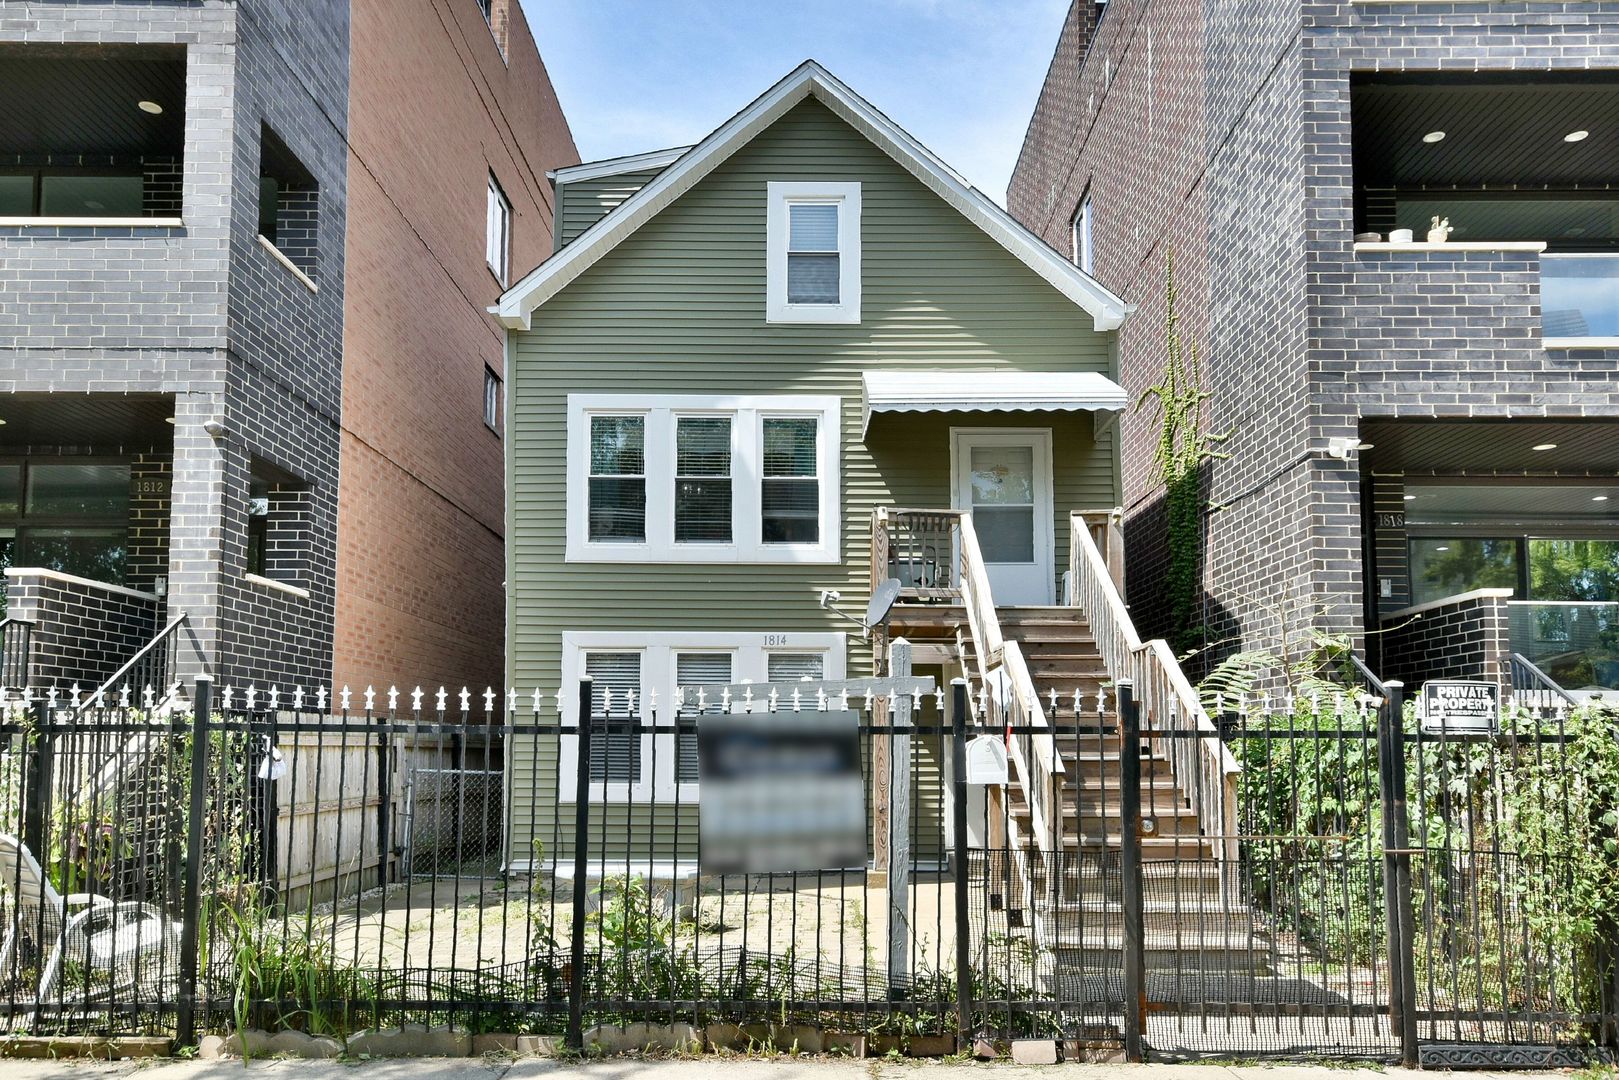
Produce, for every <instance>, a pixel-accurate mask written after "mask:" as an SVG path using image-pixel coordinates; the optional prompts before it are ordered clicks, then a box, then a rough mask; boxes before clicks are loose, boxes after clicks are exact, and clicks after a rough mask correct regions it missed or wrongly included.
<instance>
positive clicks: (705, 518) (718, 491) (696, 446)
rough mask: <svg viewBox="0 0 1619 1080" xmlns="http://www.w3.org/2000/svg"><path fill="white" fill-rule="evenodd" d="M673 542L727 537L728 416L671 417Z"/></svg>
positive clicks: (720, 541)
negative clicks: (673, 491) (673, 453)
mask: <svg viewBox="0 0 1619 1080" xmlns="http://www.w3.org/2000/svg"><path fill="white" fill-rule="evenodd" d="M675 542H676V543H717V544H728V543H730V542H731V418H730V417H728V416H682V417H678V418H677V419H676V420H675Z"/></svg>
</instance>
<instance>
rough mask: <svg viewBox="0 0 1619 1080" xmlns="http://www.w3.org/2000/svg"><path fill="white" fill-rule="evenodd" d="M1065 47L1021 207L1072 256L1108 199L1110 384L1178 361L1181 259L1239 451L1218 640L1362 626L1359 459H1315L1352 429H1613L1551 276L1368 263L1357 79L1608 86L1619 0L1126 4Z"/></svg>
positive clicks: (1403, 256)
mask: <svg viewBox="0 0 1619 1080" xmlns="http://www.w3.org/2000/svg"><path fill="white" fill-rule="evenodd" d="M1089 10H1090V9H1089V5H1087V4H1085V3H1076V4H1075V5H1074V7H1073V9H1072V10H1071V11H1070V14H1069V18H1068V21H1067V24H1066V25H1065V27H1064V29H1063V32H1062V37H1061V39H1060V40H1059V43H1058V46H1057V50H1056V55H1055V56H1054V58H1053V61H1052V65H1051V69H1050V72H1049V73H1048V75H1047V81H1046V85H1045V88H1044V90H1043V92H1042V94H1041V98H1040V100H1039V103H1038V105H1037V106H1036V110H1035V113H1034V116H1033V118H1032V120H1031V122H1030V125H1029V130H1028V134H1027V137H1026V141H1025V144H1024V147H1023V151H1022V155H1021V157H1020V159H1019V163H1018V168H1017V171H1016V173H1015V174H1014V176H1013V180H1012V184H1011V187H1010V190H1009V194H1008V204H1009V208H1010V209H1011V211H1012V213H1013V214H1014V215H1015V216H1017V217H1018V218H1019V219H1020V220H1022V221H1023V222H1024V223H1025V224H1027V225H1029V226H1030V227H1031V228H1033V229H1034V230H1035V231H1037V232H1039V233H1040V234H1041V235H1042V236H1044V237H1045V238H1046V239H1047V241H1048V242H1050V243H1052V244H1053V245H1054V246H1056V247H1058V248H1059V249H1061V250H1068V249H1069V247H1070V240H1069V236H1068V228H1069V221H1070V219H1071V216H1072V214H1073V211H1074V208H1075V207H1076V206H1077V205H1078V202H1079V200H1080V198H1081V197H1082V195H1083V194H1084V193H1085V192H1086V191H1087V190H1089V191H1090V192H1091V194H1092V198H1093V207H1094V221H1093V232H1094V236H1095V243H1096V255H1095V263H1096V269H1097V276H1098V277H1099V278H1100V279H1101V280H1102V281H1103V282H1104V283H1105V284H1107V285H1108V286H1109V287H1111V288H1113V289H1114V290H1115V291H1117V292H1119V293H1121V294H1122V295H1123V296H1124V297H1125V298H1126V299H1128V300H1131V301H1133V302H1135V303H1137V304H1138V305H1139V311H1138V313H1137V315H1136V316H1135V317H1134V318H1133V319H1132V320H1131V321H1130V322H1129V323H1127V324H1126V326H1125V327H1124V328H1123V329H1122V330H1121V332H1120V335H1119V343H1120V344H1119V374H1120V379H1121V381H1122V382H1123V383H1124V384H1125V386H1126V387H1127V388H1128V389H1130V390H1131V391H1132V392H1133V393H1136V394H1139V393H1141V392H1142V390H1143V389H1144V388H1145V387H1147V386H1149V385H1151V384H1152V382H1153V381H1154V380H1155V378H1156V376H1157V374H1158V372H1159V371H1160V370H1161V368H1162V364H1163V347H1162V342H1163V304H1162V291H1163V290H1162V283H1161V278H1162V273H1163V265H1164V259H1165V256H1166V254H1167V253H1168V252H1169V251H1170V250H1171V249H1173V251H1174V253H1175V258H1176V264H1177V278H1178V283H1179V286H1180V313H1181V316H1182V320H1183V321H1182V326H1183V329H1184V330H1185V331H1187V332H1188V333H1190V334H1193V335H1195V336H1196V337H1197V339H1198V340H1199V342H1200V344H1201V346H1202V349H1203V354H1204V361H1205V363H1204V371H1205V375H1206V379H1207V383H1208V386H1209V388H1210V390H1211V391H1212V392H1213V395H1214V396H1213V398H1212V400H1211V401H1210V403H1209V407H1208V417H1207V420H1208V427H1209V428H1210V429H1211V430H1213V431H1216V432H1226V431H1229V432H1230V433H1231V435H1230V438H1229V440H1228V441H1227V442H1226V443H1225V444H1224V445H1223V446H1222V447H1221V449H1222V450H1224V451H1226V452H1227V453H1228V454H1229V455H1230V456H1229V458H1228V459H1225V460H1221V461H1217V462H1215V463H1214V464H1213V467H1212V469H1211V471H1210V476H1209V482H1208V494H1209V498H1210V503H1211V505H1212V508H1213V509H1212V510H1211V513H1210V515H1209V518H1208V528H1207V537H1206V543H1205V556H1204V577H1205V592H1206V610H1205V620H1206V622H1207V623H1208V624H1209V626H1210V628H1211V630H1212V635H1211V636H1212V638H1213V640H1214V641H1216V642H1219V643H1221V644H1222V645H1223V646H1224V647H1230V648H1234V647H1237V646H1239V645H1240V646H1242V647H1247V648H1269V649H1275V648H1277V647H1278V646H1280V645H1281V644H1282V642H1283V640H1284V638H1286V637H1288V636H1289V635H1290V633H1291V631H1289V630H1288V626H1289V624H1290V623H1291V622H1292V620H1291V619H1289V618H1278V617H1277V616H1276V614H1275V612H1276V611H1277V610H1280V609H1292V610H1294V611H1302V612H1306V613H1307V617H1308V620H1309V621H1310V622H1312V623H1315V624H1319V625H1326V626H1330V627H1333V628H1339V629H1345V630H1349V631H1353V632H1357V633H1358V632H1360V631H1361V630H1362V629H1363V625H1362V624H1363V610H1364V592H1363V587H1362V562H1363V555H1362V535H1363V526H1362V522H1363V513H1364V511H1365V507H1363V505H1362V501H1361V469H1360V463H1359V462H1358V461H1356V460H1354V458H1353V457H1352V458H1351V460H1349V461H1346V462H1339V461H1335V460H1333V459H1331V458H1329V457H1328V456H1327V455H1326V454H1325V449H1326V445H1327V442H1328V440H1329V439H1331V438H1332V437H1334V436H1352V437H1353V436H1356V434H1357V432H1358V428H1359V423H1360V420H1361V418H1362V417H1456V416H1492V417H1503V416H1533V417H1541V418H1544V417H1562V416H1590V415H1601V416H1619V352H1615V351H1601V350H1585V351H1566V350H1554V351H1548V350H1545V349H1542V348H1540V347H1539V316H1540V311H1539V295H1538V291H1539V283H1538V261H1539V260H1538V256H1536V255H1534V254H1533V253H1509V252H1485V253H1466V252H1459V251H1454V250H1453V251H1445V252H1438V253H1432V254H1429V253H1420V252H1414V251H1413V252H1400V253H1381V252H1370V251H1362V252H1356V251H1354V249H1353V243H1352V238H1353V228H1354V226H1353V193H1352V182H1353V177H1352V175H1351V169H1350V159H1351V154H1350V150H1351V147H1350V115H1349V103H1350V98H1349V93H1350V77H1351V74H1352V73H1353V72H1370V71H1419V70H1455V71H1474V70H1519V71H1524V70H1527V71H1552V70H1557V69H1567V70H1575V69H1579V70H1585V69H1589V68H1591V67H1593V66H1596V65H1597V64H1599V63H1601V62H1602V61H1603V60H1604V59H1606V58H1613V59H1612V63H1613V65H1614V66H1616V67H1619V0H1594V2H1587V3H1563V2H1551V3H1491V4H1477V3H1455V4H1449V3H1415V2H1414V3H1405V4H1400V3H1394V4H1390V3H1355V2H1348V0H1346V2H1341V3H1302V2H1299V0H1113V2H1111V3H1109V4H1108V5H1107V8H1106V12H1105V15H1104V17H1103V18H1102V19H1101V22H1100V24H1099V25H1098V26H1097V27H1096V28H1095V32H1094V35H1093V36H1092V37H1091V45H1090V48H1089V51H1088V52H1087V51H1086V49H1085V43H1086V39H1087V33H1086V26H1087V19H1088V18H1089ZM1122 430H1123V439H1122V448H1123V454H1124V461H1123V477H1124V487H1125V497H1126V512H1127V515H1128V517H1127V524H1126V529H1127V535H1128V538H1129V562H1130V571H1129V581H1130V586H1131V588H1130V593H1131V601H1132V606H1133V609H1134V610H1135V611H1136V612H1137V613H1138V615H1139V618H1140V625H1141V627H1142V629H1143V630H1144V631H1145V632H1147V633H1161V632H1163V631H1165V630H1166V629H1168V628H1167V627H1166V626H1165V625H1164V623H1163V608H1162V605H1161V604H1160V603H1158V598H1160V597H1161V594H1162V590H1161V589H1159V588H1157V587H1156V586H1157V583H1158V582H1159V581H1161V576H1160V575H1161V571H1162V566H1163V565H1164V561H1165V560H1164V551H1163V530H1162V529H1161V527H1158V526H1157V525H1156V524H1155V519H1154V516H1153V515H1154V514H1156V513H1158V512H1159V511H1158V508H1157V504H1158V500H1159V496H1160V492H1161V488H1160V487H1159V486H1158V485H1157V484H1156V483H1155V478H1154V477H1153V476H1152V475H1151V470H1150V461H1151V450H1152V444H1153V440H1154V439H1155V437H1156V427H1155V425H1154V423H1153V420H1152V416H1151V410H1143V411H1142V412H1141V413H1139V414H1129V413H1127V414H1126V415H1125V417H1124V418H1123V421H1122Z"/></svg>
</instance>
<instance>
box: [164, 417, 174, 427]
mask: <svg viewBox="0 0 1619 1080" xmlns="http://www.w3.org/2000/svg"><path fill="white" fill-rule="evenodd" d="M163 422H164V423H165V424H171V425H172V424H173V423H174V417H172V416H165V417H164V418H163Z"/></svg>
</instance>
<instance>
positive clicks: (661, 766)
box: [558, 630, 845, 802]
mask: <svg viewBox="0 0 1619 1080" xmlns="http://www.w3.org/2000/svg"><path fill="white" fill-rule="evenodd" d="M844 671H845V657H844V636H843V635H842V634H839V633H809V634H802V633H769V634H765V633H725V632H719V633H716V632H702V631H692V632H685V631H622V632H620V631H614V630H593V631H566V632H564V633H563V635H562V678H563V683H564V685H568V686H577V685H578V680H579V679H580V678H581V677H583V676H586V675H588V676H589V677H590V678H591V680H592V687H591V690H592V697H593V700H592V706H591V708H592V712H593V714H594V716H593V719H592V721H591V740H590V780H591V797H592V798H593V799H601V800H604V801H607V802H627V801H628V802H642V801H660V802H667V801H674V800H677V799H678V800H679V801H681V802H695V801H696V800H697V795H698V787H697V739H696V734H695V732H682V731H680V730H679V728H678V726H677V719H678V720H690V719H691V718H692V717H695V716H698V715H699V714H701V713H716V712H720V711H722V709H723V708H724V707H725V705H724V703H723V702H722V701H721V700H720V699H719V698H718V696H717V695H705V696H704V699H703V706H702V708H701V709H698V707H697V706H696V705H695V703H692V704H689V705H687V706H686V707H685V708H684V709H682V708H681V707H680V704H679V700H680V689H681V688H682V687H695V686H703V685H719V684H731V683H741V682H752V683H761V682H767V681H768V682H778V683H782V682H786V683H796V682H799V681H801V680H804V679H810V680H816V681H819V680H821V679H842V678H843V677H844ZM577 700H578V698H577V695H572V694H565V695H564V696H563V725H564V727H565V728H566V729H569V730H571V731H573V732H575V734H567V735H564V737H563V739H562V742H561V762H560V771H559V773H558V777H559V779H560V781H561V785H562V786H561V798H562V801H564V802H572V801H574V799H575V797H576V795H577V790H576V788H575V786H574V785H575V783H576V778H577V776H578V757H577V754H578V736H577V734H576V732H577V726H576V725H577V722H578V710H577ZM804 701H805V702H806V703H807V704H806V706H805V707H807V708H814V707H815V695H814V693H813V692H806V694H805V695H804ZM731 708H732V709H733V710H737V711H740V710H741V709H742V708H744V705H743V704H741V703H740V701H733V702H732V704H731Z"/></svg>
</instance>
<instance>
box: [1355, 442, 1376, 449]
mask: <svg viewBox="0 0 1619 1080" xmlns="http://www.w3.org/2000/svg"><path fill="white" fill-rule="evenodd" d="M1371 448H1372V444H1371V443H1369V442H1358V443H1356V444H1355V449H1356V450H1370V449H1371Z"/></svg>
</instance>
